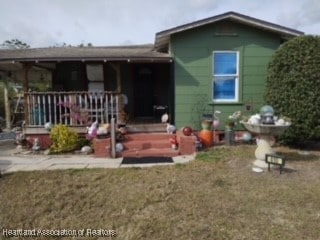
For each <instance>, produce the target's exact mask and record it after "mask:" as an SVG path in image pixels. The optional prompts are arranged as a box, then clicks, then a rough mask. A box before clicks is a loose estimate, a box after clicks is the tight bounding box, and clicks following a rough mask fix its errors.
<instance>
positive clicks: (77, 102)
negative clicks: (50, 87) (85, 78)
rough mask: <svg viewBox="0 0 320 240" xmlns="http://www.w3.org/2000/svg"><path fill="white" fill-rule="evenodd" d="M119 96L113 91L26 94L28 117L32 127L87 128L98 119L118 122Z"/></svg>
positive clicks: (102, 121) (26, 114) (104, 121)
mask: <svg viewBox="0 0 320 240" xmlns="http://www.w3.org/2000/svg"><path fill="white" fill-rule="evenodd" d="M119 96H120V94H118V93H111V92H103V91H101V92H27V93H25V101H26V103H25V107H26V109H25V116H26V124H27V125H29V126H43V125H44V124H45V123H47V122H51V123H52V124H58V123H61V124H66V125H69V126H84V125H87V124H88V122H93V121H96V120H98V122H99V123H109V122H110V120H111V118H115V119H116V122H117V121H118V119H119V109H120V108H119V104H120V98H119Z"/></svg>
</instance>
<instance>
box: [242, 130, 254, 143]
mask: <svg viewBox="0 0 320 240" xmlns="http://www.w3.org/2000/svg"><path fill="white" fill-rule="evenodd" d="M251 139H252V136H251V134H250V133H249V132H245V133H244V134H243V135H242V140H243V141H245V142H249V141H250V140H251Z"/></svg>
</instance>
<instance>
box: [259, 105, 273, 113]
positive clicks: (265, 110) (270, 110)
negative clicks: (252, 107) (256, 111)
mask: <svg viewBox="0 0 320 240" xmlns="http://www.w3.org/2000/svg"><path fill="white" fill-rule="evenodd" d="M260 115H261V116H273V115H274V110H273V107H271V106H269V105H265V106H263V107H262V108H260Z"/></svg>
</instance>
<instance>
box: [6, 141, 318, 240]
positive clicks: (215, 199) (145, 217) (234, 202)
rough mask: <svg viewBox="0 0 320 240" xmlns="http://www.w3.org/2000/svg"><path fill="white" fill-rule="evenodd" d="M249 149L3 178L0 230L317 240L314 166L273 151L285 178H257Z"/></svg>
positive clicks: (314, 161) (314, 160) (314, 159)
mask: <svg viewBox="0 0 320 240" xmlns="http://www.w3.org/2000/svg"><path fill="white" fill-rule="evenodd" d="M254 149H255V146H236V147H221V148H215V149H214V150H213V151H210V150H209V151H207V152H203V153H201V154H199V155H198V158H197V160H196V161H193V162H191V163H189V164H186V165H181V164H179V165H175V166H165V167H153V168H145V169H140V168H131V169H90V170H68V171H41V172H18V173H14V174H11V175H6V176H4V177H3V178H2V179H1V180H0V189H1V195H0V201H1V205H0V212H1V216H0V225H1V226H2V227H4V228H9V229H17V228H23V229H33V228H36V229H82V228H85V229H87V228H91V229H99V228H103V229H114V230H116V231H117V233H118V237H117V239H183V240H185V239H318V236H320V229H319V228H318V226H319V222H320V205H319V199H320V188H319V186H320V171H319V169H320V161H319V156H318V155H317V154H316V153H314V154H311V155H308V156H301V155H299V154H298V153H297V151H294V150H290V149H286V148H281V149H280V148H279V149H278V150H279V151H280V152H281V153H282V154H283V155H285V156H287V157H288V161H287V166H288V168H287V169H286V170H285V171H284V173H283V174H282V175H280V174H279V171H278V170H273V171H271V172H270V173H268V172H264V173H262V174H256V173H254V172H252V171H251V163H252V161H253V157H254ZM47 239H48V238H47ZM55 239H59V238H55ZM65 239H67V238H65ZM79 239H83V238H79ZM90 239H98V238H90Z"/></svg>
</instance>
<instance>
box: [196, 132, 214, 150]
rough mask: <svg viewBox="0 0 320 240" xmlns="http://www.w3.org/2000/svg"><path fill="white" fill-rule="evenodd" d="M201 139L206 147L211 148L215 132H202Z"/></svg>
mask: <svg viewBox="0 0 320 240" xmlns="http://www.w3.org/2000/svg"><path fill="white" fill-rule="evenodd" d="M199 138H200V140H201V142H202V144H203V145H204V146H205V147H210V146H212V144H213V132H212V131H211V130H205V129H204V130H201V131H200V133H199Z"/></svg>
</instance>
